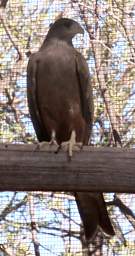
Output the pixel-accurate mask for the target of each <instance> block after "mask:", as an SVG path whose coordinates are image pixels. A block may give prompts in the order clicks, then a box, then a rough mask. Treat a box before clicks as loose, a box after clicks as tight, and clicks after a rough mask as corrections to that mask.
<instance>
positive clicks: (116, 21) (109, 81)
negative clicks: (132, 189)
mask: <svg viewBox="0 0 135 256" xmlns="http://www.w3.org/2000/svg"><path fill="white" fill-rule="evenodd" d="M0 4H1V9H0V142H1V143H33V142H35V141H36V136H35V133H34V130H33V127H32V124H31V121H30V117H29V113H28V108H27V98H26V67H27V63H28V59H29V56H30V54H31V53H33V52H35V51H37V50H38V49H39V47H40V45H41V44H42V42H43V40H44V38H45V35H46V33H47V31H48V28H49V24H50V23H52V22H54V21H55V20H56V19H57V18H59V17H68V18H72V19H74V20H76V21H78V22H79V23H80V24H81V26H82V27H83V28H84V30H85V34H84V36H79V35H78V36H76V37H75V38H74V40H73V42H74V46H75V47H76V48H77V49H78V50H79V51H80V52H82V54H83V55H84V56H85V58H86V60H87V62H88V65H89V70H90V76H91V83H92V86H93V90H94V104H95V113H94V126H93V135H92V144H93V145H95V146H113V144H114V140H113V136H112V130H113V129H115V130H116V131H117V132H118V133H119V134H120V137H121V142H122V146H123V147H131V148H133V147H134V146H135V107H134V106H135V1H133V0H130V1H127V0H99V1H98V0H95V1H92V0H91V1H90V0H74V1H73V0H72V1H69V0H61V1H60V0H59V1H58V0H48V1H47V0H44V1H43V0H40V1H38V0H20V1H19V0H9V1H2V0H1V1H0ZM118 144H119V143H118ZM118 146H121V145H118ZM104 197H105V199H106V202H107V206H108V211H109V214H110V217H111V220H112V223H113V226H114V228H115V231H116V235H115V236H114V237H113V238H106V237H105V236H104V235H103V234H100V233H99V234H98V236H97V238H96V240H95V241H94V242H93V243H91V244H90V245H89V249H88V250H89V251H90V253H88V251H87V254H86V250H84V249H83V248H84V244H83V238H82V237H81V235H80V230H81V224H80V217H79V214H78V211H77V207H76V203H75V201H74V197H73V196H72V195H71V194H70V193H53V192H50V193H49V192H44V193H43V192H41V191H37V192H29V193H27V192H22V193H20V192H16V193H13V192H3V193H2V192H1V193H0V255H9V256H25V255H29V256H31V255H33V256H34V255H35V256H37V255H38V256H43V255H49V256H53V255H57V256H60V255H61V256H62V255H63V256H64V255H65V256H73V255H78V256H80V255H105V256H112V255H115V256H116V255H121V256H124V255H125V256H127V255H130V256H131V255H132V256H134V255H135V199H134V195H132V194H130V195H129V194H116V193H111V194H104ZM32 225H33V226H34V227H33V226H32Z"/></svg>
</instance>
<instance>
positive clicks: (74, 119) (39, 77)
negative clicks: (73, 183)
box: [27, 18, 114, 240]
mask: <svg viewBox="0 0 135 256" xmlns="http://www.w3.org/2000/svg"><path fill="white" fill-rule="evenodd" d="M77 33H83V29H82V27H81V26H80V25H79V24H78V23H77V22H76V21H74V20H71V19H67V18H61V19H59V20H57V21H56V22H55V23H54V24H53V25H52V26H51V28H50V30H49V32H48V34H47V36H46V38H45V40H44V42H43V44H42V46H41V48H40V50H39V51H38V52H37V53H35V54H32V55H31V57H30V60H29V63H28V68H27V95H28V106H29V111H30V115H31V119H32V123H33V126H34V129H35V132H36V135H37V138H38V140H39V142H44V141H47V142H50V141H51V142H57V144H58V145H64V146H65V145H66V146H67V147H68V150H69V155H70V156H72V150H73V148H74V146H76V145H79V146H80V145H82V144H83V145H87V144H88V140H89V137H90V135H91V130H92V123H93V96H92V87H91V84H90V79H89V70H88V65H87V63H86V61H85V59H84V57H83V56H82V55H81V54H80V53H79V52H77V51H76V50H75V48H74V47H73V44H72V38H73V37H74V36H75V35H76V34H77ZM74 195H75V198H76V202H77V206H78V209H79V213H80V216H81V219H82V222H83V225H84V232H85V236H86V239H87V240H89V239H91V238H92V237H93V235H94V234H96V231H97V230H98V227H101V228H102V230H103V231H104V232H105V233H106V234H108V235H114V230H113V227H112V224H111V222H110V219H109V217H108V213H107V209H106V205H105V202H104V199H103V195H102V194H101V193H85V192H76V193H75V194H74Z"/></svg>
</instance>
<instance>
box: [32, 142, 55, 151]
mask: <svg viewBox="0 0 135 256" xmlns="http://www.w3.org/2000/svg"><path fill="white" fill-rule="evenodd" d="M58 146H59V145H58V144H57V142H56V140H53V139H51V140H50V141H42V142H38V143H37V145H36V148H35V150H42V149H43V150H50V148H53V149H54V151H55V150H56V149H57V148H58Z"/></svg>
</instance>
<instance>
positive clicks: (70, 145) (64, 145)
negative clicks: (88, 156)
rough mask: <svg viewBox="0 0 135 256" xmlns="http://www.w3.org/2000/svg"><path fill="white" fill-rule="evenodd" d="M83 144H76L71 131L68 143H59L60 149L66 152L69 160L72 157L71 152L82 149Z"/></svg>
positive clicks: (74, 135)
mask: <svg viewBox="0 0 135 256" xmlns="http://www.w3.org/2000/svg"><path fill="white" fill-rule="evenodd" d="M82 146H83V143H82V142H76V133H75V131H74V130H73V131H72V133H71V137H70V140H69V141H64V142H62V143H61V145H60V148H62V149H64V150H67V151H68V156H69V158H70V159H71V157H72V156H73V150H75V151H76V150H80V149H82Z"/></svg>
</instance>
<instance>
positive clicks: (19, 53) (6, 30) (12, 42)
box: [0, 13, 22, 62]
mask: <svg viewBox="0 0 135 256" xmlns="http://www.w3.org/2000/svg"><path fill="white" fill-rule="evenodd" d="M0 22H1V24H2V25H3V28H4V29H5V32H6V34H7V36H8V38H9V40H10V42H11V44H12V45H13V47H14V48H15V49H16V51H17V54H18V58H17V62H18V61H20V60H22V54H21V52H20V51H19V48H18V46H17V45H16V43H15V40H14V39H13V38H12V36H11V33H10V31H9V29H8V28H7V26H6V24H5V22H4V18H3V17H2V13H0Z"/></svg>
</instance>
